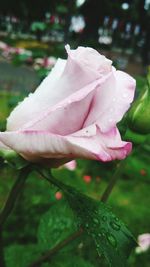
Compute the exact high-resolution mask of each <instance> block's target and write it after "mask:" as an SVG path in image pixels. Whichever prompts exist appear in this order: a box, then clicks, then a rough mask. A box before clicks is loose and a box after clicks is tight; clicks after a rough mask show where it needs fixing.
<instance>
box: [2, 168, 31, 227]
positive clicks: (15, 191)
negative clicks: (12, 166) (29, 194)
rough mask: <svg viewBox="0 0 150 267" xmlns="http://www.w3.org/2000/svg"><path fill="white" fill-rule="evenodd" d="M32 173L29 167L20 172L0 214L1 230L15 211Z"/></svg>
mask: <svg viewBox="0 0 150 267" xmlns="http://www.w3.org/2000/svg"><path fill="white" fill-rule="evenodd" d="M30 171H31V170H30V168H29V166H28V167H25V168H23V169H22V170H21V171H20V172H19V175H18V177H17V179H16V181H15V183H14V185H13V187H12V189H11V191H10V193H9V196H8V198H7V201H6V203H5V206H4V208H3V210H2V212H1V214H0V229H2V228H3V226H4V224H5V222H6V220H7V218H8V217H9V215H10V213H11V211H12V210H13V208H14V206H15V203H16V200H17V198H18V196H19V195H20V193H21V191H22V188H23V186H24V184H25V181H26V179H27V176H28V174H29V172H30Z"/></svg>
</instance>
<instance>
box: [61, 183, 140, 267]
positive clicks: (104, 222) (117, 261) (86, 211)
mask: <svg viewBox="0 0 150 267" xmlns="http://www.w3.org/2000/svg"><path fill="white" fill-rule="evenodd" d="M67 188H68V190H67V191H66V197H67V199H68V201H69V203H70V207H71V208H72V210H73V211H74V212H75V213H76V215H77V217H78V220H79V225H80V227H82V228H83V230H85V231H86V232H87V233H88V234H89V236H90V237H91V238H92V240H93V241H94V243H95V245H96V250H97V252H98V254H99V255H100V256H101V254H103V255H104V256H105V258H106V260H107V262H108V263H109V265H110V266H112V267H116V266H117V267H125V266H126V264H127V261H126V260H127V258H128V256H129V254H130V252H131V249H132V248H133V247H134V246H135V245H136V242H135V240H134V237H133V236H132V234H131V233H130V231H129V230H128V228H127V227H126V226H125V225H124V224H123V223H122V222H121V221H120V220H119V219H118V218H117V217H116V216H115V215H114V214H113V213H112V212H111V211H110V210H109V208H108V207H107V205H106V204H104V203H103V202H100V201H96V200H94V199H91V198H89V197H87V196H85V195H83V194H81V193H80V192H78V191H76V190H75V189H73V188H71V187H67Z"/></svg>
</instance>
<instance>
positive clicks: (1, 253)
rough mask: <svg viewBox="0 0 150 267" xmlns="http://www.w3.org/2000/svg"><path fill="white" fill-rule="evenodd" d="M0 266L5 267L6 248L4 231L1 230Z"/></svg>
mask: <svg viewBox="0 0 150 267" xmlns="http://www.w3.org/2000/svg"><path fill="white" fill-rule="evenodd" d="M0 266H1V267H5V266H6V264H5V257H4V247H3V236H2V229H0Z"/></svg>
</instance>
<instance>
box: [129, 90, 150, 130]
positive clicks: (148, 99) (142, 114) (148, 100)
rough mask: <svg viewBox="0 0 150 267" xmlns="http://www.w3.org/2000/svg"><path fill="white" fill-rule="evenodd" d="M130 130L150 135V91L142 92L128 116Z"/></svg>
mask: <svg viewBox="0 0 150 267" xmlns="http://www.w3.org/2000/svg"><path fill="white" fill-rule="evenodd" d="M128 124H129V128H130V129H131V130H132V131H133V132H135V133H138V134H142V135H143V134H144V135H145V134H149V133H150V89H149V87H147V88H146V90H144V92H142V94H141V95H140V97H139V98H138V99H137V100H136V101H135V102H134V104H133V106H132V108H131V109H130V111H129V114H128Z"/></svg>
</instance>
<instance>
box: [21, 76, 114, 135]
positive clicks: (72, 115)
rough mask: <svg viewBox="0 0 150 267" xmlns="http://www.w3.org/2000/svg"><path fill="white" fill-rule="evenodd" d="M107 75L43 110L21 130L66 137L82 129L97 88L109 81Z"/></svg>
mask: <svg viewBox="0 0 150 267" xmlns="http://www.w3.org/2000/svg"><path fill="white" fill-rule="evenodd" d="M109 75H110V74H108V75H107V76H104V78H103V79H98V80H96V81H94V82H92V83H90V84H88V85H87V86H85V87H83V88H82V89H81V90H79V91H77V92H76V93H74V94H72V95H71V96H69V97H68V98H66V99H65V100H64V101H62V102H59V103H58V104H57V105H55V106H54V107H52V108H50V109H47V110H45V111H44V112H43V113H41V115H40V116H37V118H36V119H34V120H32V121H30V122H29V123H27V124H25V125H24V126H23V127H22V129H21V130H25V129H30V130H41V129H42V130H46V131H50V132H51V133H56V134H60V135H68V134H71V133H73V132H77V131H78V130H80V129H82V127H83V125H84V122H85V120H86V118H87V116H88V115H89V112H90V110H91V105H92V102H93V97H94V94H95V91H96V89H97V88H100V86H101V84H103V83H105V81H106V79H109Z"/></svg>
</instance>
